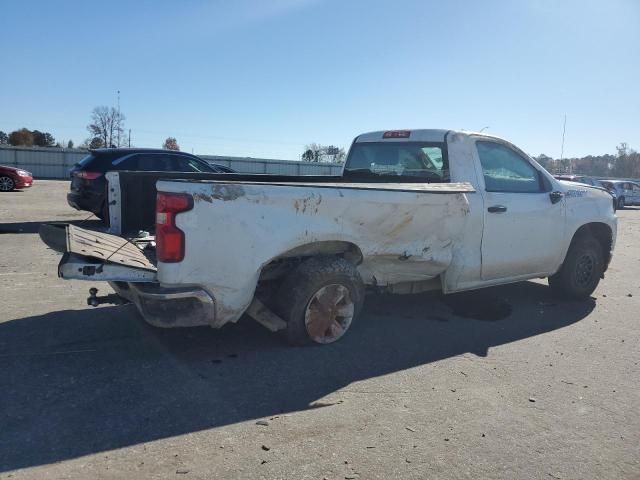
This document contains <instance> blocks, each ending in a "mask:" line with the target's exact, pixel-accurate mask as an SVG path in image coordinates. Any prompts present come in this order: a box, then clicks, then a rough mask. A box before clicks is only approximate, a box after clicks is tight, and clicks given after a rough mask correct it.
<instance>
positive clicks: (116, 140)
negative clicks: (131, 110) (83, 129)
mask: <svg viewBox="0 0 640 480" xmlns="http://www.w3.org/2000/svg"><path fill="white" fill-rule="evenodd" d="M124 119H125V117H124V115H123V114H122V113H120V112H118V110H117V109H115V108H114V107H105V106H101V107H96V108H94V109H93V111H92V112H91V123H90V124H89V125H87V130H89V133H91V135H92V136H93V138H94V139H95V138H99V139H101V140H102V144H103V145H104V146H105V147H112V148H113V147H121V146H123V145H124Z"/></svg>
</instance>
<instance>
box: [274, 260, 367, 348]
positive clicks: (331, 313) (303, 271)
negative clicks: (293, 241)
mask: <svg viewBox="0 0 640 480" xmlns="http://www.w3.org/2000/svg"><path fill="white" fill-rule="evenodd" d="M363 301H364V285H363V283H362V279H361V278H360V274H359V273H358V270H357V269H356V267H355V265H353V264H352V263H350V262H348V261H346V260H344V259H343V258H340V257H313V258H309V259H308V260H305V261H304V262H302V263H301V264H300V265H299V266H298V267H297V268H296V270H294V271H293V272H292V273H291V274H290V275H289V276H288V277H287V279H286V280H285V281H284V282H283V283H282V285H281V287H280V290H279V293H278V304H279V309H278V310H279V313H280V315H281V317H282V318H283V319H284V320H285V321H286V322H287V329H286V333H287V339H288V340H289V343H291V344H292V345H310V344H314V343H317V344H328V343H333V342H336V341H338V340H339V339H340V338H342V337H343V336H344V334H345V333H346V332H347V330H349V328H350V327H351V325H352V324H353V322H354V320H355V319H356V317H357V316H358V314H359V313H360V309H361V308H362V303H363Z"/></svg>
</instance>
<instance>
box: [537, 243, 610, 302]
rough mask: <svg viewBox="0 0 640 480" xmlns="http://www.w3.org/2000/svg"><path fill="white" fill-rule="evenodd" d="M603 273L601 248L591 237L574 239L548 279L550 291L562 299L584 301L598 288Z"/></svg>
mask: <svg viewBox="0 0 640 480" xmlns="http://www.w3.org/2000/svg"><path fill="white" fill-rule="evenodd" d="M603 272H604V257H603V254H602V247H601V246H600V244H599V243H598V241H597V240H596V239H595V238H593V237H591V236H583V237H581V238H577V239H575V240H574V241H573V242H572V243H571V246H570V247H569V252H568V253H567V257H566V258H565V260H564V263H563V264H562V267H560V270H559V271H558V273H556V274H555V275H552V276H551V277H549V286H550V287H551V290H552V291H553V292H554V293H556V294H558V295H560V296H563V297H568V298H575V299H584V298H587V297H589V295H591V294H592V293H593V291H594V290H595V289H596V287H597V286H598V283H599V282H600V278H601V277H602V274H603Z"/></svg>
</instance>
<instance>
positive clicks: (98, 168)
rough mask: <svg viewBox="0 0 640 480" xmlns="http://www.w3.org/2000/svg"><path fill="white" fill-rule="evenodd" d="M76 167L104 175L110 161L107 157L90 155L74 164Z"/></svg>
mask: <svg viewBox="0 0 640 480" xmlns="http://www.w3.org/2000/svg"><path fill="white" fill-rule="evenodd" d="M76 165H77V166H78V167H79V168H80V169H82V170H91V171H95V172H103V173H104V172H106V171H107V169H108V167H109V165H111V161H110V157H108V156H107V155H95V154H93V153H91V154H89V155H87V156H86V157H84V158H83V159H82V160H80V161H79V162H78V163H76Z"/></svg>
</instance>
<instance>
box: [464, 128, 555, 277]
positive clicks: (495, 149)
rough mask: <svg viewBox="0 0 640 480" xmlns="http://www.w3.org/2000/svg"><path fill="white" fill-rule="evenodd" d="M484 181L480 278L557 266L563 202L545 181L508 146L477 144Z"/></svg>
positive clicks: (531, 272)
mask: <svg viewBox="0 0 640 480" xmlns="http://www.w3.org/2000/svg"><path fill="white" fill-rule="evenodd" d="M476 151H477V154H478V160H479V164H480V168H481V170H482V176H483V178H484V191H483V195H484V212H483V215H484V225H483V235H482V248H481V250H482V274H481V276H482V279H483V280H498V279H508V278H516V277H523V276H527V275H531V276H534V275H535V274H537V273H551V272H553V271H555V269H556V268H557V267H558V265H559V263H560V258H559V256H560V251H561V248H560V246H561V243H562V239H563V236H564V202H563V201H562V197H561V196H559V195H557V196H554V195H550V193H551V189H552V188H551V183H550V181H549V180H548V179H546V178H545V177H544V175H543V174H542V173H541V172H540V171H539V170H538V169H537V168H536V167H534V166H533V164H532V163H531V162H530V161H529V159H528V158H526V157H525V156H524V155H522V154H521V153H520V152H518V151H516V150H515V149H513V148H511V147H510V146H508V145H506V144H503V143H499V142H495V141H491V140H484V139H483V140H477V141H476Z"/></svg>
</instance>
